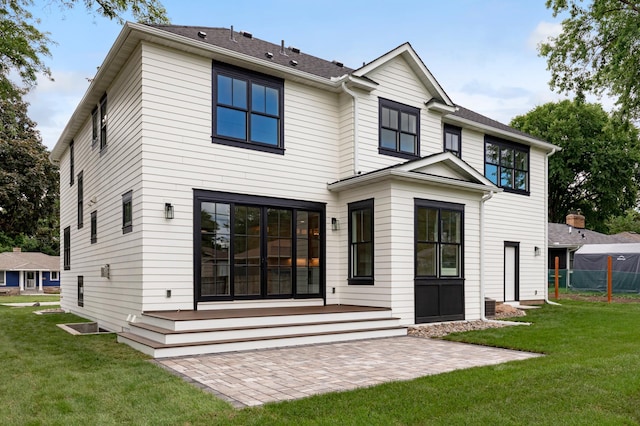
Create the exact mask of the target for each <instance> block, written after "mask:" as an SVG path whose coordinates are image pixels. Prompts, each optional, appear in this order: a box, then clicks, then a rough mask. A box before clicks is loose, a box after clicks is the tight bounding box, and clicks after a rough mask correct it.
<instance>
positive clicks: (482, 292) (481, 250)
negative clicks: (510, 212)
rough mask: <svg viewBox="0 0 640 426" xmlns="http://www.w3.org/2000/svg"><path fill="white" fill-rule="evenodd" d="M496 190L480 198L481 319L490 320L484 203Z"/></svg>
mask: <svg viewBox="0 0 640 426" xmlns="http://www.w3.org/2000/svg"><path fill="white" fill-rule="evenodd" d="M493 194H494V192H493V191H490V192H488V193H486V194H484V195H483V196H482V198H481V199H480V319H481V320H482V321H489V320H488V319H487V317H485V309H484V216H485V214H484V203H486V202H487V201H489V200H490V199H491V197H493Z"/></svg>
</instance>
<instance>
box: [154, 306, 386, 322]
mask: <svg viewBox="0 0 640 426" xmlns="http://www.w3.org/2000/svg"><path fill="white" fill-rule="evenodd" d="M371 311H390V309H389V308H378V307H371V306H355V305H326V306H292V307H284V308H251V309H215V310H202V311H191V310H189V311H149V312H144V315H146V316H149V317H155V318H161V319H167V320H171V321H193V320H207V319H225V318H252V317H275V316H290V315H310V314H334V313H351V312H371Z"/></svg>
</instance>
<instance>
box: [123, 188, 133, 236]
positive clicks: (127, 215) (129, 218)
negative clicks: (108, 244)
mask: <svg viewBox="0 0 640 426" xmlns="http://www.w3.org/2000/svg"><path fill="white" fill-rule="evenodd" d="M132 197H133V191H129V192H126V193H125V194H123V195H122V233H123V234H128V233H129V232H131V231H133V204H132Z"/></svg>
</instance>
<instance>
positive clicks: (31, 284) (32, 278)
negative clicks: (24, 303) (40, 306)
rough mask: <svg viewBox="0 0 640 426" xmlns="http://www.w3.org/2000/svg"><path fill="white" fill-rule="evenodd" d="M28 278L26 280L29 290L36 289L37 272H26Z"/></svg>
mask: <svg viewBox="0 0 640 426" xmlns="http://www.w3.org/2000/svg"><path fill="white" fill-rule="evenodd" d="M26 275H27V279H26V280H25V281H26V283H27V285H26V289H27V290H34V289H35V288H36V273H35V272H33V271H28V272H26Z"/></svg>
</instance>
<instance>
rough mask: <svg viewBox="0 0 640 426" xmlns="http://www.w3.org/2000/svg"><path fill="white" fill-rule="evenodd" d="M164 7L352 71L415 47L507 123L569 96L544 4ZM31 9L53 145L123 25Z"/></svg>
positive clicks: (453, 93)
mask: <svg viewBox="0 0 640 426" xmlns="http://www.w3.org/2000/svg"><path fill="white" fill-rule="evenodd" d="M80 3H82V2H80ZM162 3H163V5H164V6H165V8H166V9H167V12H168V15H169V18H170V19H171V22H172V23H173V24H177V25H202V26H211V27H226V28H228V27H229V26H231V25H233V26H234V29H235V30H237V31H240V30H243V31H248V32H251V33H252V34H253V35H254V37H257V38H260V39H263V40H266V41H270V42H273V43H280V40H284V41H285V44H286V45H287V46H295V47H298V48H300V49H301V50H302V51H304V52H305V53H308V54H311V55H315V56H319V57H321V58H324V59H328V60H334V59H335V60H338V61H340V62H343V63H344V64H345V65H346V66H349V67H352V68H358V67H359V66H361V65H362V63H363V62H370V61H372V60H373V59H375V58H377V57H378V56H380V55H382V54H384V53H386V52H388V51H390V50H392V49H394V48H395V47H397V46H398V45H400V44H402V43H404V42H409V43H411V45H412V46H413V48H414V49H415V50H416V52H417V53H418V55H419V56H420V57H421V58H422V60H423V61H424V63H425V64H426V66H427V67H428V68H429V69H430V70H431V72H432V73H433V75H434V76H435V78H436V79H437V80H438V82H439V83H440V84H441V85H442V86H443V88H444V90H445V91H446V92H447V94H448V95H449V96H450V97H451V98H452V99H453V101H454V102H456V103H457V104H460V105H463V106H465V107H467V108H470V109H472V110H474V111H477V112H479V113H481V114H484V115H487V116H489V117H491V118H494V119H496V120H498V121H501V122H504V123H508V122H509V121H510V120H511V119H512V118H513V117H515V116H516V115H521V114H525V113H527V112H528V111H530V110H531V109H533V108H534V107H535V106H537V105H541V104H543V103H545V102H550V101H555V100H558V99H562V98H564V96H562V95H558V94H555V93H553V92H552V91H551V90H550V89H549V86H548V84H547V83H548V81H549V76H550V74H549V72H548V71H547V70H546V62H545V60H544V58H540V57H538V54H537V51H536V45H537V43H539V42H540V41H542V40H544V39H546V37H548V36H550V35H556V34H557V33H558V32H559V30H560V18H554V17H553V16H552V14H551V12H550V11H549V10H547V9H546V8H545V6H544V3H545V1H544V0H446V1H441V0H440V1H436V0H405V1H403V2H399V1H377V0H369V1H361V0H354V1H349V0H342V1H336V0H323V1H307V0H298V1H293V0H275V1H269V0H262V1H255V0H243V1H233V2H222V1H211V0H209V1H204V0H202V1H200V0H163V1H162ZM30 10H31V11H32V12H33V14H34V15H35V16H37V17H38V18H40V19H41V28H42V29H43V30H45V31H48V32H49V33H50V35H51V38H52V39H53V40H55V41H56V42H57V45H55V46H52V48H51V52H52V58H49V59H48V60H47V64H48V65H49V67H50V68H51V70H52V72H53V77H54V79H55V81H54V82H51V81H47V80H46V79H41V80H40V81H39V84H38V86H37V88H36V89H35V90H33V92H32V93H31V94H29V96H28V97H27V100H28V101H29V102H30V103H31V106H30V109H29V113H30V116H31V118H32V119H33V120H35V121H36V122H37V123H38V130H40V133H41V135H42V138H43V142H44V144H45V145H46V146H47V147H49V148H52V147H53V146H54V145H55V143H56V142H57V139H58V137H59V135H60V133H61V132H62V129H63V128H64V126H65V125H66V123H67V121H68V119H69V117H70V116H71V114H72V113H73V111H74V109H75V107H76V106H77V104H78V102H79V101H80V99H81V98H82V96H83V94H84V92H85V91H86V89H87V88H88V86H89V83H88V80H87V79H89V78H91V77H93V75H94V74H95V72H96V68H97V67H98V66H100V64H101V63H102V61H103V59H104V58H105V56H106V54H107V52H108V51H109V48H110V47H111V45H112V44H113V42H114V41H115V39H116V37H117V35H118V33H119V32H120V30H121V26H120V25H118V24H117V23H116V22H111V21H108V20H106V19H105V18H100V17H96V16H92V15H91V14H90V13H88V12H87V11H86V10H85V9H84V8H83V7H77V8H76V9H74V10H61V9H60V8H59V7H58V6H55V5H52V4H51V1H50V0H36V1H35V4H34V6H33V7H32V8H31V9H30ZM605 106H606V105H605Z"/></svg>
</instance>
